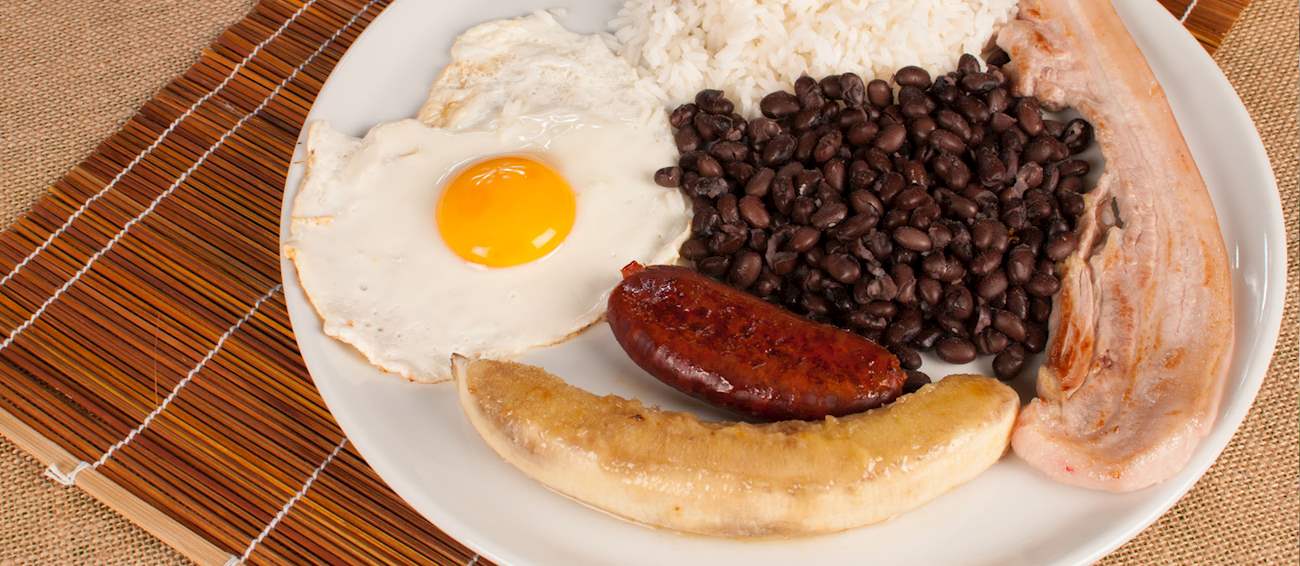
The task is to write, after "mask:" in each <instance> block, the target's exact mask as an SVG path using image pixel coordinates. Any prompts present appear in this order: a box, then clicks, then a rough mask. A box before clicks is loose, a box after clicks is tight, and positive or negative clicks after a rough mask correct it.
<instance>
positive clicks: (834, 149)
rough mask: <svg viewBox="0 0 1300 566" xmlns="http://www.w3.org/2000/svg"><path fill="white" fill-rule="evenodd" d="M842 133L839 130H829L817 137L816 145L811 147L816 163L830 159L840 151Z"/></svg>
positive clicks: (842, 138)
mask: <svg viewBox="0 0 1300 566" xmlns="http://www.w3.org/2000/svg"><path fill="white" fill-rule="evenodd" d="M843 140H844V134H841V133H840V131H839V130H831V131H829V132H827V133H826V134H825V135H823V136H822V137H820V138H818V139H817V145H816V146H815V147H814V148H813V152H812V156H813V159H814V160H815V161H817V162H818V163H825V162H827V161H830V159H831V158H832V157H835V155H836V154H838V153H839V151H840V144H841V143H843Z"/></svg>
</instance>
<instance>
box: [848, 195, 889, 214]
mask: <svg viewBox="0 0 1300 566" xmlns="http://www.w3.org/2000/svg"><path fill="white" fill-rule="evenodd" d="M849 206H851V207H853V211H854V212H871V213H874V214H876V215H879V214H880V213H882V212H884V210H885V205H884V203H882V202H880V198H879V197H877V196H876V195H875V194H873V193H872V192H871V191H867V190H857V191H853V192H851V193H849Z"/></svg>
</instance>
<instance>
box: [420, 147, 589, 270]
mask: <svg viewBox="0 0 1300 566" xmlns="http://www.w3.org/2000/svg"><path fill="white" fill-rule="evenodd" d="M576 208H577V203H576V199H575V198H574V195H573V189H572V188H570V187H569V184H568V182H566V181H565V180H564V177H561V176H560V174H559V173H557V172H556V171H555V170H554V169H552V168H551V167H549V166H547V165H546V164H544V163H541V162H539V161H536V160H533V159H529V158H527V157H515V156H512V157H497V158H493V159H487V160H484V161H480V162H478V163H475V164H473V165H470V166H468V167H466V168H464V169H463V170H462V171H460V172H459V173H458V174H457V175H456V176H455V177H453V178H452V179H451V181H450V182H449V183H447V185H446V188H445V189H444V190H443V192H442V196H441V197H439V198H438V206H437V221H438V231H439V232H440V233H441V234H442V239H443V241H445V242H446V243H447V246H448V247H450V248H451V250H452V251H453V252H455V254H456V255H458V256H460V257H461V258H462V259H464V260H466V261H470V262H473V263H477V264H480V265H484V266H487V267H510V266H514V265H520V264H524V263H528V262H530V261H534V260H537V259H540V258H542V257H544V256H545V255H546V254H548V253H551V250H554V249H555V247H556V246H558V245H560V243H561V242H563V241H564V238H565V237H567V236H568V235H569V230H571V229H572V228H573V219H574V216H575V214H576Z"/></svg>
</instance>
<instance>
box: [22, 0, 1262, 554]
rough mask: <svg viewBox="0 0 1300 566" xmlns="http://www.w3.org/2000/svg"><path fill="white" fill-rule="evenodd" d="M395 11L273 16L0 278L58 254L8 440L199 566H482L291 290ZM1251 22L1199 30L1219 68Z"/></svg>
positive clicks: (69, 195) (27, 245)
mask: <svg viewBox="0 0 1300 566" xmlns="http://www.w3.org/2000/svg"><path fill="white" fill-rule="evenodd" d="M1162 1H1163V2H1164V3H1165V4H1166V5H1167V6H1168V7H1169V8H1170V10H1171V11H1172V12H1173V13H1174V14H1175V15H1179V16H1186V15H1187V8H1188V6H1189V5H1190V3H1189V2H1186V1H1181V2H1180V1H1173V0H1162ZM386 3H387V1H386V0H376V1H372V2H365V1H364V0H311V1H307V2H305V3H304V2H301V1H289V0H267V1H265V2H263V3H262V4H260V5H258V6H257V8H256V9H255V10H254V11H253V12H252V13H251V14H250V15H249V16H248V17H247V18H245V19H244V20H243V21H241V22H240V23H238V24H236V25H235V26H233V27H231V28H230V29H229V30H227V31H226V32H225V33H224V34H222V36H221V37H220V38H219V39H218V40H217V41H216V42H215V43H214V45H213V46H212V47H211V48H210V49H209V50H208V51H206V52H205V54H204V56H203V57H202V59H201V60H200V61H199V63H197V64H196V65H195V66H194V67H192V68H191V69H190V70H189V71H187V72H186V73H185V74H184V75H183V76H182V77H180V78H178V79H176V80H175V81H174V82H173V83H171V84H169V85H168V86H167V87H166V88H164V89H163V90H162V91H161V92H160V93H159V94H158V95H157V96H155V97H154V99H153V100H151V101H150V102H149V103H147V104H146V105H145V106H144V107H143V108H142V109H141V110H140V111H139V113H138V114H137V115H136V116H135V117H134V118H132V120H131V121H130V122H128V123H127V125H126V126H125V127H124V128H123V129H122V130H121V131H120V132H119V133H118V134H116V135H114V136H113V137H111V138H109V139H108V140H107V141H105V142H104V143H103V144H102V145H101V146H100V148H99V149H98V150H96V152H95V153H94V154H92V155H91V156H90V157H89V158H88V159H86V160H85V161H84V162H83V163H82V164H81V165H79V166H78V167H77V168H75V169H73V170H72V171H71V172H70V173H68V174H67V176H66V177H64V178H63V179H62V180H60V181H59V182H58V183H56V184H55V186H54V187H53V188H52V190H51V193H50V195H49V196H47V197H46V198H45V199H43V200H42V201H40V202H39V203H38V204H37V205H36V206H35V207H34V208H33V209H32V211H31V212H30V213H29V214H28V215H26V216H25V217H23V218H22V219H21V220H20V221H19V222H18V223H17V224H15V225H14V226H13V228H11V229H10V230H9V231H8V232H6V233H4V234H0V273H5V274H8V273H11V272H13V271H14V269H15V267H16V266H18V265H19V264H20V263H23V262H24V260H25V258H27V257H28V256H31V255H33V253H32V252H33V251H34V250H37V249H38V248H39V249H42V251H41V252H40V253H38V254H35V255H34V257H33V259H32V260H31V261H30V262H28V263H25V265H24V267H22V268H21V269H19V270H18V271H17V272H16V274H15V275H13V276H12V277H9V276H0V277H4V279H3V280H0V281H2V282H0V288H2V289H0V291H2V292H0V329H5V330H9V329H14V330H10V332H12V334H6V336H10V335H13V336H16V337H15V338H13V339H12V340H9V339H3V341H0V360H3V362H4V363H3V364H0V375H3V378H2V379H0V410H3V411H4V412H3V413H0V431H3V432H4V433H5V434H6V435H7V436H9V437H10V438H11V439H13V440H14V441H15V442H17V443H19V444H20V445H21V446H22V447H23V448H24V449H26V450H28V451H29V452H31V453H32V454H34V455H36V456H37V457H38V459H40V460H41V461H42V463H45V464H52V469H53V471H54V472H55V473H54V474H52V475H53V476H55V478H56V479H60V478H61V479H63V480H64V481H67V482H69V483H75V484H76V485H77V486H78V487H79V488H81V489H82V490H84V491H86V492H87V493H90V494H91V495H93V496H95V497H96V498H98V499H100V500H102V501H105V502H106V503H108V504H109V505H110V506H112V507H114V508H115V509H118V510H119V511H121V512H123V513H124V514H126V515H127V516H128V517H129V518H131V519H132V520H133V521H135V522H137V523H140V524H142V525H143V526H145V527H146V528H147V529H148V530H149V531H150V532H152V533H154V534H156V535H158V536H159V537H160V538H163V539H164V540H165V541H167V542H168V543H169V544H171V545H172V546H174V547H176V548H177V549H179V550H181V551H182V552H183V553H185V554H186V555H188V556H190V557H191V558H193V559H195V560H197V561H199V562H201V563H224V562H227V561H229V560H232V559H235V558H237V557H241V556H245V555H247V558H248V559H249V561H250V562H266V563H286V562H292V563H361V562H379V563H397V562H403V563H405V562H436V563H459V564H465V563H467V562H471V561H477V560H478V559H477V557H475V556H474V555H473V554H472V553H470V552H469V551H467V550H466V549H465V548H464V547H462V546H460V545H459V544H457V543H455V542H454V541H452V540H451V539H450V538H448V537H446V535H444V534H442V533H441V532H440V531H438V530H437V529H436V527H434V526H432V525H430V524H428V523H427V522H426V521H424V520H423V519H421V518H420V517H419V516H418V515H416V514H415V513H414V512H413V511H412V510H411V509H409V507H407V506H406V505H405V504H404V503H402V502H401V501H400V499H398V498H397V497H396V496H395V495H394V494H392V492H391V491H389V490H388V489H387V488H386V487H385V486H384V485H383V483H382V482H381V481H380V480H379V479H378V478H377V477H376V476H375V475H374V474H373V472H371V471H370V470H369V468H368V467H366V466H365V464H364V462H363V461H362V460H361V459H360V457H359V456H357V455H356V453H355V452H354V451H353V449H352V447H351V446H350V445H349V444H348V443H347V442H346V440H345V439H344V438H343V436H342V433H341V431H339V429H338V428H337V426H336V425H335V424H334V423H333V420H332V419H331V418H330V417H329V414H328V412H327V410H326V409H325V408H324V405H323V403H322V402H321V401H320V399H319V396H318V395H317V393H316V391H315V389H314V387H313V386H312V384H311V381H310V378H309V377H308V376H307V373H306V371H305V369H304V368H303V367H302V363H301V360H300V359H299V357H298V354H297V351H296V348H295V345H294V342H293V338H292V334H291V330H290V329H289V324H288V319H287V315H286V314H285V312H284V304H283V299H282V297H281V294H280V293H279V289H278V263H277V257H278V252H277V250H278V242H277V241H276V235H277V233H278V230H277V223H278V218H279V206H280V196H281V195H280V193H281V187H282V186H283V176H284V172H285V170H286V168H287V161H288V159H289V156H290V155H291V154H292V150H293V143H294V141H295V139H296V137H297V133H298V129H299V127H300V126H301V122H302V119H303V117H304V116H305V114H306V112H307V110H308V109H309V108H310V104H311V101H312V99H313V98H314V96H315V93H316V91H317V89H319V87H320V85H321V83H322V81H323V80H324V78H325V77H326V76H327V75H328V73H329V70H330V69H331V68H332V67H333V65H334V63H335V62H337V59H338V57H339V56H340V55H341V54H342V53H343V51H344V50H345V49H346V47H347V45H348V44H350V42H351V41H352V39H353V38H355V36H356V35H357V33H359V32H360V30H361V29H362V28H364V26H365V24H367V23H368V22H369V21H370V20H371V19H373V17H374V16H375V15H377V14H378V12H379V11H380V10H382V8H383V6H384V5H386ZM1244 4H1245V0H1202V1H1201V2H1199V5H1198V6H1196V7H1195V9H1193V10H1191V11H1190V17H1187V18H1186V20H1187V22H1188V24H1189V26H1190V28H1191V29H1193V31H1194V32H1195V33H1196V34H1197V36H1198V38H1200V39H1201V40H1202V42H1203V43H1204V44H1205V45H1206V46H1207V48H1209V49H1213V48H1214V47H1216V46H1217V45H1218V41H1219V40H1220V39H1221V38H1222V35H1223V33H1224V32H1226V30H1227V28H1228V27H1229V26H1230V25H1231V21H1232V17H1233V16H1235V14H1236V9H1237V7H1239V6H1243V5H1244ZM1201 14H1205V16H1201ZM1223 14H1229V15H1228V16H1226V17H1224V16H1223ZM227 77H233V78H230V79H229V80H227ZM164 134H165V135H164ZM159 139H161V141H157V142H156V141H155V140H159ZM155 143H156V146H155ZM151 147H152V149H150V148H151ZM83 207H84V208H83ZM69 219H71V221H70V220H69ZM65 223H67V228H66V229H62V228H61V227H62V226H64V224H65ZM124 227H127V229H125V230H124ZM56 233H57V236H56V237H53V238H51V235H52V234H56ZM119 235H120V236H119ZM47 239H49V244H48V245H47V244H45V243H44V242H46V240H47ZM69 282H70V283H69ZM173 391H177V394H176V395H174V396H173V395H171V392H173ZM79 462H82V463H89V464H83V465H82V466H81V467H80V470H79V467H78V465H77V464H78V463H79ZM87 466H89V467H87ZM70 476H71V477H70Z"/></svg>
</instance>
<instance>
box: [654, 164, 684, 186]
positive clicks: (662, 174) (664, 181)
mask: <svg viewBox="0 0 1300 566" xmlns="http://www.w3.org/2000/svg"><path fill="white" fill-rule="evenodd" d="M655 183H656V184H658V185H659V186H661V187H670V188H672V187H677V186H680V185H681V184H682V168H681V167H664V168H662V169H660V170H658V171H655Z"/></svg>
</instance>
